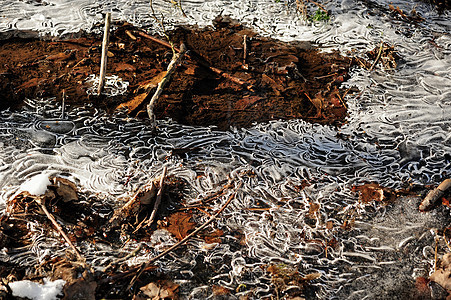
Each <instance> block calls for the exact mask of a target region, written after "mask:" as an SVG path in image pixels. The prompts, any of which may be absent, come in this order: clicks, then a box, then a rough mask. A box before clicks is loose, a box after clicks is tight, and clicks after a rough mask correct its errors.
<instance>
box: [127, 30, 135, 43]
mask: <svg viewBox="0 0 451 300" xmlns="http://www.w3.org/2000/svg"><path fill="white" fill-rule="evenodd" d="M125 34H127V35H128V37H129V38H131V39H132V40H134V41H136V36H134V35H133V33H131V32H130V30H125Z"/></svg>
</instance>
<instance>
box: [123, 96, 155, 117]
mask: <svg viewBox="0 0 451 300" xmlns="http://www.w3.org/2000/svg"><path fill="white" fill-rule="evenodd" d="M148 95H149V93H142V94H138V95H137V96H135V97H133V99H132V100H130V101H127V102H125V103H121V104H119V106H118V107H116V110H118V109H121V108H126V109H127V113H128V114H131V113H133V112H134V111H135V110H136V109H137V108H138V106H140V105H141V104H142V103H143V102H144V100H146V98H147V96H148Z"/></svg>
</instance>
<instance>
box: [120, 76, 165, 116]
mask: <svg viewBox="0 0 451 300" xmlns="http://www.w3.org/2000/svg"><path fill="white" fill-rule="evenodd" d="M166 73H167V72H166V71H163V72H160V73H158V74H157V75H155V76H154V77H153V78H152V79H149V80H146V81H144V82H141V83H140V84H139V86H138V88H137V89H136V90H135V92H136V91H142V92H140V93H139V94H137V95H136V96H135V97H133V99H131V100H130V101H127V102H125V103H121V104H119V105H118V106H117V107H116V110H118V109H121V108H126V109H127V113H128V114H131V113H134V112H135V111H136V110H137V109H138V107H139V106H140V105H141V104H142V103H143V102H144V101H145V100H146V99H147V97H148V96H149V94H150V93H151V92H152V91H153V89H155V88H156V87H157V86H158V84H159V83H160V81H161V80H162V79H163V77H164V76H165V75H166Z"/></svg>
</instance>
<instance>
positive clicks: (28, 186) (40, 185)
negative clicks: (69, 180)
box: [19, 173, 51, 196]
mask: <svg viewBox="0 0 451 300" xmlns="http://www.w3.org/2000/svg"><path fill="white" fill-rule="evenodd" d="M50 184H51V183H50V180H49V175H48V174H46V173H41V174H39V175H36V176H34V177H31V178H30V179H29V180H27V181H25V182H24V183H22V185H21V186H20V188H19V191H20V192H25V191H26V192H29V193H30V195H35V196H40V195H44V194H45V191H47V186H49V185H50Z"/></svg>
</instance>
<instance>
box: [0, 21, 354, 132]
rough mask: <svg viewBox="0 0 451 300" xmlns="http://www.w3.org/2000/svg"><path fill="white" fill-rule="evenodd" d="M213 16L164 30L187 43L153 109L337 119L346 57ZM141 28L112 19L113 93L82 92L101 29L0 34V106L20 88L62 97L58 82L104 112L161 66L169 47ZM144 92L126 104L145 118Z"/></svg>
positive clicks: (19, 99) (186, 116)
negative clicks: (118, 83) (42, 35)
mask: <svg viewBox="0 0 451 300" xmlns="http://www.w3.org/2000/svg"><path fill="white" fill-rule="evenodd" d="M214 24H215V26H214V27H211V28H205V29H198V28H194V27H183V28H182V27H180V28H178V29H176V30H175V31H173V32H170V33H169V35H170V36H171V39H172V40H173V41H174V44H175V45H177V46H178V45H180V43H182V42H183V43H185V45H186V46H187V48H188V50H189V51H188V55H187V56H186V57H185V58H184V60H183V62H182V63H181V64H180V65H179V66H178V68H177V71H176V72H175V74H174V75H173V77H172V78H171V81H170V83H169V84H168V85H167V86H166V87H165V90H164V92H163V94H162V96H161V97H160V98H159V100H158V102H157V104H156V108H155V113H156V117H157V118H158V119H161V118H172V119H173V120H175V121H177V122H179V123H182V124H189V125H201V126H207V125H216V126H217V127H218V129H221V130H226V129H228V128H229V127H230V126H235V127H248V126H250V125H252V124H253V123H255V122H266V121H270V120H274V119H283V120H287V119H293V118H296V119H297V118H301V119H305V120H308V121H311V122H318V123H322V124H334V125H339V124H341V123H343V122H344V121H345V117H346V105H345V103H344V101H343V98H344V94H345V93H346V92H347V91H345V90H343V89H340V85H341V83H342V82H343V81H345V80H346V79H347V78H348V71H349V68H350V67H351V65H352V64H353V63H354V62H353V60H352V59H350V58H347V57H343V56H341V55H340V54H339V53H336V52H333V53H322V52H321V51H320V50H319V49H317V48H315V47H314V45H312V44H311V43H309V42H292V43H284V42H281V41H278V40H274V39H270V38H266V37H262V36H259V35H258V34H256V33H255V32H253V31H251V30H250V29H247V28H245V27H244V26H242V25H240V24H238V23H235V22H234V21H233V20H229V19H227V18H220V19H216V20H215V22H214ZM141 33H142V31H140V29H138V28H134V27H132V26H130V25H128V24H116V25H115V26H114V28H113V31H112V33H111V37H110V44H109V49H108V50H109V55H108V56H109V57H108V68H107V76H109V75H116V76H118V77H120V78H121V79H122V80H123V81H127V82H129V87H128V89H127V92H126V93H125V94H123V95H119V96H114V97H107V96H105V95H101V96H94V95H88V94H87V92H86V91H87V90H88V89H89V88H90V87H91V86H89V85H90V84H89V83H88V82H87V81H86V78H87V77H88V76H89V75H91V74H96V75H97V74H98V73H99V66H100V55H101V37H100V36H90V35H87V34H84V35H83V36H82V37H78V38H73V39H70V38H66V39H63V40H43V39H21V38H10V39H7V40H2V41H0V99H1V102H0V109H5V108H11V109H18V108H20V107H21V106H22V105H23V101H24V99H25V98H48V97H55V99H56V101H62V98H63V91H64V94H65V103H66V104H67V105H70V106H72V107H73V106H80V105H84V104H87V103H92V104H93V105H94V106H96V107H99V108H102V109H105V110H107V111H109V112H113V111H114V110H115V109H116V108H117V107H118V105H119V104H120V103H127V102H128V101H131V100H133V99H138V98H140V97H142V95H143V89H144V87H146V84H147V83H149V82H150V81H152V80H153V81H155V82H156V83H158V80H159V78H161V76H162V74H164V73H162V72H164V71H165V70H166V68H167V66H168V64H169V63H170V61H171V59H172V51H171V49H170V48H168V47H167V46H164V45H162V44H160V43H157V42H155V41H152V40H151V39H149V38H148V37H144V36H145V35H144V36H143V35H142V34H141ZM157 38H159V39H164V38H160V37H157ZM245 40H246V41H245ZM244 44H246V47H244ZM245 48H246V49H245ZM147 87H148V86H147ZM147 93H148V94H149V96H148V97H147V99H140V101H143V100H144V101H143V103H141V104H140V105H134V106H133V107H132V108H131V107H130V106H127V105H126V107H127V108H128V112H129V113H130V114H132V115H134V116H136V115H138V116H141V117H144V118H147V114H146V113H145V111H144V110H143V109H144V108H145V103H147V102H148V100H149V99H150V97H151V96H152V95H153V93H152V92H149V91H147ZM135 106H136V107H135Z"/></svg>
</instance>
